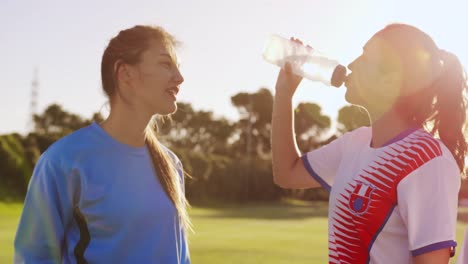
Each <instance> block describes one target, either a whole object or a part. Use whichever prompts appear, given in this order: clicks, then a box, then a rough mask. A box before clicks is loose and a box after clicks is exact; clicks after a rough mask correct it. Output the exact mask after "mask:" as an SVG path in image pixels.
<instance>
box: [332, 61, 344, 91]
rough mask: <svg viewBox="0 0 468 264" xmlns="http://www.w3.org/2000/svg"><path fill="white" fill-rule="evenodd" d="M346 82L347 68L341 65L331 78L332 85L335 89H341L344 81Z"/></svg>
mask: <svg viewBox="0 0 468 264" xmlns="http://www.w3.org/2000/svg"><path fill="white" fill-rule="evenodd" d="M345 80H346V67H345V66H343V65H341V64H339V65H338V66H336V68H335V70H334V71H333V75H332V78H331V85H333V86H335V87H340V86H341V85H342V84H343V83H344V81H345Z"/></svg>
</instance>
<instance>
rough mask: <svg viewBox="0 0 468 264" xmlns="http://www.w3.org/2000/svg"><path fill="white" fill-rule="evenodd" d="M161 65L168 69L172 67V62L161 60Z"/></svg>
mask: <svg viewBox="0 0 468 264" xmlns="http://www.w3.org/2000/svg"><path fill="white" fill-rule="evenodd" d="M161 65H163V66H164V67H165V68H168V69H170V68H171V67H172V63H171V62H169V61H163V62H161Z"/></svg>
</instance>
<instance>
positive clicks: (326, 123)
mask: <svg viewBox="0 0 468 264" xmlns="http://www.w3.org/2000/svg"><path fill="white" fill-rule="evenodd" d="M330 125H331V121H330V117H328V116H326V115H323V114H322V109H321V107H320V106H319V105H317V104H314V103H300V104H299V105H298V106H297V107H296V109H295V110H294V129H295V132H296V141H297V143H298V146H299V149H300V150H301V151H302V152H306V151H309V150H311V149H314V148H316V147H317V146H318V145H319V144H320V138H321V136H322V135H323V134H324V133H325V132H326V131H328V129H329V128H330Z"/></svg>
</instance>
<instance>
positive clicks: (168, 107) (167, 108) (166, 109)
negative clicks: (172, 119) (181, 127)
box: [156, 102, 177, 115]
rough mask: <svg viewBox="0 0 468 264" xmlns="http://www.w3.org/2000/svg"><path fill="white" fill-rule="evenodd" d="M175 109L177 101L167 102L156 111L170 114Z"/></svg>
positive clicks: (160, 113)
mask: <svg viewBox="0 0 468 264" xmlns="http://www.w3.org/2000/svg"><path fill="white" fill-rule="evenodd" d="M176 111H177V103H176V102H174V103H173V104H167V105H166V106H165V107H162V108H160V109H158V110H157V111H156V113H157V114H159V115H170V114H173V113H175V112H176Z"/></svg>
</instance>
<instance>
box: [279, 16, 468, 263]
mask: <svg viewBox="0 0 468 264" xmlns="http://www.w3.org/2000/svg"><path fill="white" fill-rule="evenodd" d="M348 67H349V69H350V70H351V71H352V72H351V74H350V75H349V76H348V78H347V80H346V83H345V86H346V87H347V91H346V100H347V101H348V102H349V103H351V104H355V105H359V106H362V107H364V108H365V109H366V110H367V111H368V113H369V117H370V120H371V127H362V128H359V129H356V130H354V131H352V132H349V133H346V134H344V135H343V136H341V137H339V138H338V139H337V140H335V141H333V142H332V143H330V144H328V145H326V146H324V147H322V148H319V149H317V150H314V151H311V152H309V153H306V154H304V155H302V156H301V154H300V153H299V151H298V148H297V145H296V142H295V139H294V125H293V123H294V120H293V106H292V96H293V94H294V92H295V90H296V88H297V86H298V85H299V83H300V82H301V78H300V77H298V76H296V75H294V74H293V73H291V67H290V66H289V65H287V66H286V67H285V70H281V71H280V73H279V76H278V80H277V83H276V94H275V100H274V108H273V124H272V125H273V127H272V144H273V146H272V149H273V150H272V151H273V173H274V181H275V183H276V184H278V185H279V186H281V187H283V188H314V187H319V186H322V187H324V188H326V189H327V190H329V191H330V203H329V262H330V263H353V264H360V263H399V264H401V263H424V264H430V263H448V261H449V258H450V257H451V256H453V254H454V250H455V246H456V242H455V230H456V219H457V197H458V191H459V188H460V179H461V177H460V176H461V173H462V171H463V168H464V157H465V154H466V151H467V144H466V140H465V137H464V124H465V118H466V109H465V107H466V103H465V99H466V97H465V93H466V88H467V86H466V80H465V75H464V72H463V69H462V66H461V65H460V62H459V61H458V59H457V58H456V56H454V55H453V54H451V53H448V52H446V51H444V50H441V49H439V48H438V47H437V46H436V44H435V43H434V41H433V40H432V39H431V38H430V37H429V36H428V35H427V34H426V33H424V32H422V31H421V30H419V29H417V28H415V27H413V26H409V25H405V24H392V25H389V26H387V27H385V28H384V29H382V30H381V31H379V32H377V33H376V34H375V35H374V36H373V37H372V38H371V39H370V40H369V41H368V42H367V43H366V44H365V45H364V47H363V52H362V55H361V56H359V57H358V58H357V59H355V60H354V61H353V62H352V63H351V64H350V65H349V66H348Z"/></svg>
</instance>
